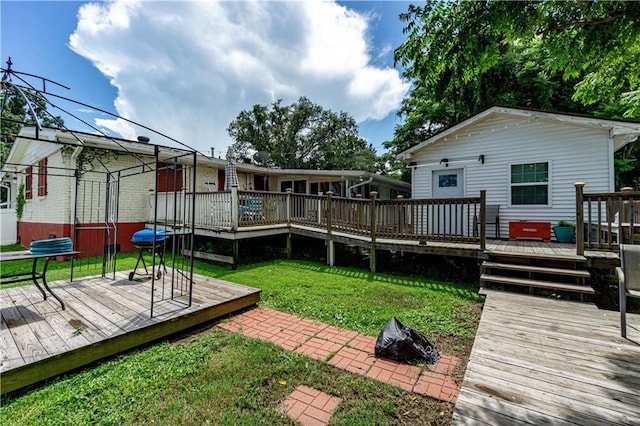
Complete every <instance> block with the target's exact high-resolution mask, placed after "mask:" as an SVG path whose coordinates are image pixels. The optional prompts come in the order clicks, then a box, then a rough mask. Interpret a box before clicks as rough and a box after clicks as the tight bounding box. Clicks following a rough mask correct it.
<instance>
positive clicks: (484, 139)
mask: <svg viewBox="0 0 640 426" xmlns="http://www.w3.org/2000/svg"><path fill="white" fill-rule="evenodd" d="M639 135H640V123H638V122H628V121H617V120H604V119H599V118H593V117H583V116H576V115H569V114H559V113H549V112H542V111H533V110H526V109H518V108H506V107H492V108H489V109H487V110H485V111H483V112H481V113H479V114H477V115H476V116H474V117H471V118H469V119H467V120H465V121H463V122H461V123H459V124H457V125H455V126H453V127H451V128H448V129H446V130H444V131H442V132H440V133H438V134H436V135H434V136H432V137H430V138H429V139H427V140H425V141H423V142H421V143H419V144H417V145H415V146H413V147H411V148H409V149H407V150H405V151H403V152H401V153H400V154H399V155H398V159H401V160H402V161H404V162H405V163H406V164H408V165H409V167H410V168H411V175H412V187H411V194H412V197H413V198H456V197H476V196H478V195H479V193H480V190H482V189H484V190H486V197H487V201H486V202H487V205H499V206H500V210H499V211H500V228H501V229H500V235H501V236H502V237H506V236H507V235H509V229H508V227H509V222H510V221H512V222H516V221H534V222H536V221H538V222H549V223H551V224H555V223H557V222H558V221H559V220H569V221H571V220H573V219H574V217H575V209H576V207H575V187H574V183H575V182H584V183H585V184H586V186H585V192H590V193H597V192H612V191H614V190H615V188H614V169H613V163H614V161H613V158H614V152H615V151H617V150H619V149H620V148H622V147H623V146H625V145H626V144H628V143H631V142H633V141H635V140H636V139H637V138H638V136H639ZM489 219H490V218H489ZM489 219H488V220H489Z"/></svg>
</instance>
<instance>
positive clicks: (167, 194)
mask: <svg viewBox="0 0 640 426" xmlns="http://www.w3.org/2000/svg"><path fill="white" fill-rule="evenodd" d="M0 71H1V72H2V82H1V94H2V104H1V106H0V112H1V113H2V114H1V116H2V122H3V125H2V143H3V144H5V143H6V142H7V141H9V140H11V139H13V140H15V142H14V144H20V143H29V142H31V143H42V144H46V145H49V146H50V144H53V145H55V147H56V149H55V150H54V151H55V152H57V153H59V154H60V155H61V156H65V155H66V156H67V157H68V158H70V159H72V160H73V161H70V162H68V164H69V165H68V166H65V165H62V166H53V165H47V166H45V169H44V170H38V171H37V173H39V174H41V173H44V174H46V176H47V177H51V178H54V179H56V182H58V183H60V184H61V183H62V182H66V183H63V184H62V185H69V186H71V187H72V189H71V190H70V192H71V193H72V208H71V212H70V213H69V217H68V223H71V224H73V226H72V234H73V235H71V237H72V239H73V241H74V246H75V247H76V250H80V251H82V252H83V259H82V261H81V262H78V263H80V267H82V265H83V264H84V265H87V267H88V266H89V265H91V266H92V267H96V264H97V266H98V269H100V270H101V274H102V277H104V278H110V279H116V271H117V270H118V266H117V260H118V253H119V251H120V244H121V242H123V241H126V239H127V238H129V235H128V234H130V233H131V229H127V230H126V232H125V231H124V228H127V226H126V224H125V220H126V222H131V221H132V216H135V217H136V220H135V222H136V223H140V222H143V223H144V228H145V229H148V230H150V231H152V232H153V234H152V235H153V236H156V237H159V236H160V235H163V237H162V238H158V242H156V241H157V240H156V238H154V239H153V243H152V244H150V245H148V246H140V247H139V250H140V251H139V256H140V257H142V256H143V251H148V252H150V254H151V262H150V265H149V266H150V269H151V273H148V274H144V275H145V276H146V277H148V279H149V280H150V283H151V286H150V316H152V317H153V315H154V308H155V307H156V304H158V303H162V302H165V301H167V302H170V303H171V305H172V306H177V307H178V308H179V307H180V306H184V307H189V306H191V303H192V295H193V258H192V257H188V256H185V254H188V253H191V252H192V251H193V245H194V240H195V229H194V228H193V226H191V225H188V224H193V223H195V220H194V217H191V218H187V217H186V215H187V214H190V215H191V216H194V215H195V208H194V206H191V207H187V206H184V205H183V204H184V202H185V200H186V197H185V193H186V191H187V190H188V187H189V186H191V188H195V187H196V171H197V162H198V154H199V153H198V152H197V151H196V150H194V149H192V148H190V147H188V146H187V145H185V144H183V143H181V142H180V141H177V140H175V139H173V138H171V137H169V136H167V135H164V134H162V133H160V132H157V131H155V130H153V129H151V128H149V127H147V126H144V125H142V124H139V123H136V122H134V121H132V120H128V119H126V118H123V117H119V116H117V115H116V114H113V113H110V112H108V111H104V110H101V109H99V108H95V107H92V106H90V105H88V104H85V103H81V102H77V101H74V100H72V99H70V98H67V97H64V96H60V95H57V94H55V93H52V92H51V91H48V90H47V84H49V86H54V87H58V88H64V89H68V88H67V87H66V86H63V85H61V84H59V83H56V82H54V81H51V80H48V79H46V78H43V77H39V76H36V75H33V74H28V73H23V72H18V71H15V70H13V69H12V63H11V58H9V60H8V61H7V67H6V68H1V69H0ZM33 81H36V82H37V83H33V84H32V82H33ZM36 84H37V85H38V87H36ZM11 97H17V98H18V99H20V100H21V102H22V103H24V105H25V108H26V110H27V114H26V115H25V116H23V117H18V118H16V117H11V116H10V114H8V113H7V114H5V112H6V108H7V105H8V102H9V100H10V98H11ZM50 99H59V100H62V101H65V102H67V103H70V104H74V105H79V106H82V107H84V108H91V109H94V110H96V111H98V112H101V113H103V114H107V115H110V116H112V117H116V118H118V119H122V120H125V121H127V122H129V123H131V124H133V125H136V126H138V127H139V128H141V129H144V130H145V131H147V132H151V133H153V134H156V135H159V136H162V137H163V138H166V139H169V140H170V141H172V142H174V143H175V144H176V145H179V146H181V148H173V147H168V146H161V145H155V144H150V143H149V139H148V138H146V137H139V138H138V141H128V140H124V139H119V138H115V137H111V136H109V135H107V134H105V133H104V132H102V131H101V130H100V129H98V128H96V127H94V126H93V125H92V124H90V123H88V122H86V121H84V120H82V119H81V118H80V117H78V116H76V115H74V114H73V113H71V112H69V111H68V110H67V109H65V108H63V107H61V106H60V105H56V104H54V103H52V102H51V100H50ZM50 109H55V110H57V111H61V112H62V113H63V114H65V115H66V116H69V117H72V118H73V119H75V120H78V121H80V122H82V123H83V124H84V125H86V126H87V127H88V128H90V129H92V130H93V131H94V132H95V134H94V133H85V132H79V131H73V130H71V129H68V128H66V127H65V126H64V122H63V120H61V119H60V117H55V116H53V115H52V114H51V112H50ZM43 117H44V118H45V120H41V118H43ZM47 118H48V119H47ZM41 121H46V122H48V123H49V124H52V125H53V126H54V127H53V128H52V127H45V126H43V125H42V124H41ZM31 127H32V128H33V131H32V132H21V133H20V135H18V132H17V131H16V130H18V129H21V128H25V129H28V128H31ZM44 133H46V136H45V135H44ZM52 133H53V134H55V137H51V134H52ZM13 149H15V147H13V148H12V151H13ZM50 151H51V150H50ZM83 153H84V154H83ZM36 167H40V165H38V166H36V165H34V164H26V163H10V162H7V161H5V159H4V158H3V163H2V165H1V172H2V174H6V173H9V172H11V173H14V174H20V173H24V170H25V169H26V168H36ZM141 182H144V183H146V186H145V185H141ZM159 192H162V193H163V197H162V202H160V203H159V197H158V193H159ZM191 200H192V202H193V203H195V199H194V197H191ZM134 206H137V209H134ZM141 206H144V208H141ZM163 210H164V212H163ZM158 212H163V213H164V214H163V215H161V216H162V217H164V218H168V217H170V218H171V219H170V220H164V221H163V222H162V223H159V221H158V217H159V215H158ZM123 217H125V219H123ZM129 227H130V226H129ZM124 233H126V234H127V235H125V234H124ZM159 240H161V243H160V241H159ZM134 244H135V242H134ZM142 259H143V260H144V258H143V257H142ZM145 272H147V265H146V264H145ZM134 275H135V270H134V273H132V274H129V278H130V279H135V278H134ZM176 302H177V303H176Z"/></svg>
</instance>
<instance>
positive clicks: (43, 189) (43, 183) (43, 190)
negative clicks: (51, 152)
mask: <svg viewBox="0 0 640 426" xmlns="http://www.w3.org/2000/svg"><path fill="white" fill-rule="evenodd" d="M38 195H40V196H42V195H47V159H46V158H43V159H42V160H40V161H38Z"/></svg>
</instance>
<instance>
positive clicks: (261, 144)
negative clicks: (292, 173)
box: [227, 97, 376, 171]
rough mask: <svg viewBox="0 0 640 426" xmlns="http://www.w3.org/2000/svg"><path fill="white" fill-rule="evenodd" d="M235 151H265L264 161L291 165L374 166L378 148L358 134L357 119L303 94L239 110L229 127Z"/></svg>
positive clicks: (242, 154) (240, 153)
mask: <svg viewBox="0 0 640 426" xmlns="http://www.w3.org/2000/svg"><path fill="white" fill-rule="evenodd" d="M227 132H228V133H229V135H230V136H231V137H232V138H233V139H234V140H235V143H234V144H233V149H234V151H235V152H236V155H237V156H239V157H248V156H249V151H251V150H254V151H265V152H267V153H269V160H268V165H270V166H274V167H280V168H293V169H317V170H320V169H325V170H340V169H359V170H366V171H373V170H374V169H375V160H376V154H375V150H374V149H373V147H372V146H371V145H370V144H367V142H366V141H365V140H364V139H363V138H361V137H359V136H358V126H357V125H356V122H355V120H354V119H353V118H352V117H351V116H349V115H348V114H347V113H345V112H339V113H336V112H333V111H331V110H326V109H324V108H322V107H321V106H320V105H317V104H314V103H312V102H311V101H310V100H309V99H307V98H305V97H301V98H300V99H299V100H298V101H297V102H295V103H293V104H291V105H282V100H278V101H276V102H273V103H272V104H271V105H270V106H265V105H257V104H256V105H254V106H253V108H251V109H250V110H244V111H242V112H240V114H238V116H237V117H236V119H235V120H233V121H232V122H231V124H229V127H228V128H227Z"/></svg>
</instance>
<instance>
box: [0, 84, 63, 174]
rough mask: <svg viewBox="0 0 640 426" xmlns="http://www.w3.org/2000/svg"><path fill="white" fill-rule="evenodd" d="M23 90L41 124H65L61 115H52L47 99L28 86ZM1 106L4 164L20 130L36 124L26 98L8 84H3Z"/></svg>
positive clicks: (0, 161)
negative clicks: (48, 110) (48, 108)
mask: <svg viewBox="0 0 640 426" xmlns="http://www.w3.org/2000/svg"><path fill="white" fill-rule="evenodd" d="M22 91H23V93H24V94H25V96H27V98H28V99H29V102H31V106H32V108H33V111H34V112H35V114H36V116H37V117H38V120H39V122H40V124H41V125H43V126H47V127H54V128H61V127H63V126H64V120H63V119H62V118H61V117H59V116H52V115H51V114H49V113H48V112H47V103H46V100H45V99H43V98H42V97H40V96H38V95H37V94H35V93H33V92H31V91H30V90H28V89H26V88H23V89H22ZM0 106H1V109H2V120H0V129H1V132H2V135H1V145H0V164H2V165H3V166H4V163H5V162H6V160H7V157H8V155H9V152H10V151H11V147H12V146H13V142H14V141H15V139H16V136H17V135H18V132H19V131H20V129H21V128H22V127H23V126H25V125H27V126H28V125H33V124H35V119H34V117H33V115H32V114H31V111H30V109H29V108H28V107H27V101H26V100H25V98H24V97H23V96H22V95H21V94H19V93H17V92H16V91H15V89H12V87H11V86H10V85H8V84H7V85H6V86H5V85H3V90H2V92H0Z"/></svg>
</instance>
